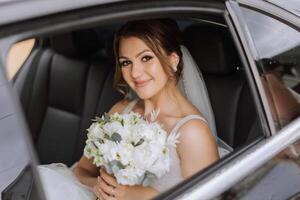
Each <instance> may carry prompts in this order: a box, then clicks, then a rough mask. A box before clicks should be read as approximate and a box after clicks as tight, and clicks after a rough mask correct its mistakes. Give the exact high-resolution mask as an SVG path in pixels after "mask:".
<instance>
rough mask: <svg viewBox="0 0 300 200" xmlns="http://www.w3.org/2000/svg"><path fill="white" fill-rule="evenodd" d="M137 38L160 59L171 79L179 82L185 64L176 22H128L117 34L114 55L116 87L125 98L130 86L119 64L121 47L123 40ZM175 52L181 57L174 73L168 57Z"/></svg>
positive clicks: (158, 20)
mask: <svg viewBox="0 0 300 200" xmlns="http://www.w3.org/2000/svg"><path fill="white" fill-rule="evenodd" d="M126 37H137V38H139V39H141V40H143V41H144V42H145V43H146V45H147V46H148V47H149V48H150V49H151V50H152V51H153V52H154V54H155V55H156V56H157V57H158V59H159V61H160V63H161V64H162V66H163V70H164V71H165V72H166V73H167V75H168V76H169V77H170V79H173V80H174V79H175V80H176V81H178V80H179V77H180V76H181V72H182V68H183V62H182V52H181V50H180V44H181V39H180V30H179V28H178V26H177V24H176V22H175V21H174V20H171V19H149V20H139V21H131V22H127V23H126V24H125V25H123V26H122V27H121V28H120V29H119V30H118V31H117V33H116V34H115V38H114V54H115V60H116V71H115V76H114V87H115V88H116V89H117V90H118V91H120V92H121V93H123V94H124V95H125V96H126V95H127V94H128V92H129V86H128V85H127V83H126V82H125V80H124V79H123V76H122V72H121V67H120V63H119V45H120V41H121V39H122V38H126ZM173 52H175V53H176V54H177V55H178V56H179V63H178V65H177V71H176V72H174V71H173V70H172V67H171V65H170V63H169V62H167V60H168V59H167V56H169V55H170V54H171V53H173Z"/></svg>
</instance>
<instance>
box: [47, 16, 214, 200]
mask: <svg viewBox="0 0 300 200" xmlns="http://www.w3.org/2000/svg"><path fill="white" fill-rule="evenodd" d="M179 32H180V31H179V29H178V26H177V24H176V22H174V21H172V20H170V19H156V20H154V19H153V20H141V21H133V22H128V23H126V24H125V25H124V26H123V27H121V29H120V30H119V31H118V32H117V33H116V35H115V40H114V53H115V58H116V63H117V66H116V72H115V77H114V85H115V87H116V88H117V89H118V90H119V91H120V92H122V93H123V94H124V95H125V98H124V99H123V100H122V101H120V102H118V103H117V104H115V105H114V106H113V107H112V108H111V110H110V111H109V114H113V113H115V112H119V113H127V112H129V111H134V112H137V113H140V114H141V115H142V116H143V117H144V118H145V119H150V113H151V111H152V110H160V112H159V115H158V117H157V121H158V122H159V123H160V124H163V126H164V129H165V130H166V132H167V133H169V134H171V133H173V132H180V137H179V143H178V144H177V147H176V148H173V149H171V150H170V152H171V153H170V156H171V159H172V164H171V168H170V171H169V172H168V173H167V174H165V175H164V176H163V177H161V178H160V179H158V180H155V181H153V182H152V183H151V184H150V186H148V187H144V186H125V185H120V184H118V183H117V181H116V179H115V178H114V177H113V176H111V175H109V174H108V173H107V172H105V170H103V169H99V168H97V167H96V166H95V165H93V163H92V160H91V159H88V158H86V157H85V156H83V157H82V158H81V159H80V160H79V162H78V163H77V164H76V166H75V167H74V168H73V173H74V174H75V176H76V177H77V179H78V180H79V181H80V183H81V184H83V185H84V186H83V187H81V188H82V190H85V191H83V192H82V191H81V192H82V193H81V194H80V195H81V198H78V199H84V198H85V199H93V195H92V194H89V190H90V191H92V192H93V193H94V195H96V196H97V197H98V198H99V199H105V200H108V199H109V200H110V199H113V200H114V199H118V200H135V199H137V200H140V199H150V198H152V197H154V196H156V195H157V194H159V192H162V191H164V190H167V189H169V188H170V187H172V186H174V185H175V184H177V183H179V182H180V181H182V180H184V179H186V178H188V177H190V176H192V175H193V174H194V173H196V172H198V171H200V170H202V169H204V168H205V167H207V166H208V165H210V164H211V163H213V162H215V161H216V160H217V159H218V158H219V154H218V149H217V144H216V140H215V137H214V135H213V134H212V132H211V130H210V128H209V126H208V124H207V122H206V120H205V119H204V118H203V117H202V114H201V113H200V111H199V110H198V109H197V108H196V107H195V106H194V105H193V104H192V103H191V102H190V101H189V100H187V98H186V97H185V96H183V94H182V93H181V92H180V90H179V89H178V87H177V84H178V81H179V78H180V77H181V73H182V70H183V61H182V51H181V48H180V37H179ZM131 91H133V93H134V94H135V95H136V96H137V97H136V98H131V96H132V95H131ZM45 168H47V167H45ZM58 168H59V167H58ZM47 170H51V169H50V168H49V167H48V168H47ZM41 171H43V170H41ZM44 171H45V170H44ZM68 173H71V171H70V170H69V172H68ZM62 174H64V177H65V180H66V181H67V180H68V181H69V182H70V178H67V177H69V176H70V177H72V175H69V176H68V175H66V174H67V173H65V172H63V173H62ZM42 176H43V175H42ZM48 177H49V179H51V180H53V177H50V176H48ZM59 181H60V182H61V181H63V179H60V180H59ZM42 182H43V183H44V187H45V188H46V190H47V187H48V185H49V183H47V180H46V179H45V178H44V179H43V177H42ZM71 182H74V185H75V182H76V179H75V177H73V179H72V181H71ZM80 183H78V184H80ZM54 184H55V183H54ZM54 192H55V191H54V190H52V189H51V191H50V192H48V193H54ZM57 192H58V193H68V191H67V190H65V191H57ZM77 192H78V191H77ZM46 193H47V191H46ZM83 194H84V195H83ZM65 195H66V196H68V195H71V194H65ZM69 197H70V196H69Z"/></svg>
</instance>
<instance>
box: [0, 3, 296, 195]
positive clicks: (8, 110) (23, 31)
mask: <svg viewBox="0 0 300 200" xmlns="http://www.w3.org/2000/svg"><path fill="white" fill-rule="evenodd" d="M61 2H63V4H61V7H60V6H59V3H58V2H52V3H51V2H50V1H45V2H42V3H41V2H39V3H38V4H35V6H36V7H35V9H33V8H32V7H30V5H33V4H34V3H36V2H34V3H33V2H30V3H25V2H19V3H20V4H19V5H18V6H17V7H14V5H15V6H16V5H17V3H16V4H10V5H9V4H7V6H8V7H9V6H10V8H9V9H7V10H6V9H5V8H8V7H5V6H4V7H2V6H1V7H0V13H1V14H0V19H2V21H1V20H0V26H1V25H2V27H3V28H4V29H5V28H7V29H5V30H8V29H9V30H8V32H7V33H6V35H5V34H2V36H4V35H5V36H6V38H3V39H2V40H1V41H2V42H4V43H1V44H0V48H1V51H2V52H1V60H2V65H4V63H5V60H6V55H7V51H8V49H9V46H10V45H11V44H13V43H14V42H16V41H18V40H21V39H25V38H26V37H30V36H32V35H35V34H36V35H42V34H45V33H50V32H51V33H55V31H57V32H60V31H64V30H68V29H71V28H74V27H76V28H79V27H81V26H83V25H85V24H86V23H89V24H93V23H96V22H97V23H100V22H105V21H107V20H110V22H112V21H113V20H116V19H122V18H123V19H127V18H128V19H130V18H133V17H139V16H151V15H152V16H153V14H157V13H158V12H159V11H161V12H162V13H163V14H170V13H173V14H174V13H181V14H184V13H188V12H190V13H194V14H197V13H199V12H206V13H213V12H214V13H218V14H222V15H223V14H224V11H223V10H221V9H218V8H213V7H206V8H205V7H201V6H200V5H201V4H199V3H197V2H193V1H190V2H187V3H186V6H183V5H184V2H181V3H179V4H178V6H174V5H169V6H168V5H167V3H168V2H164V3H162V4H157V7H156V8H155V9H154V8H144V9H142V5H143V3H139V7H137V8H139V9H137V8H131V9H128V10H124V11H122V12H121V11H119V12H118V13H115V12H116V11H114V12H113V11H109V12H108V13H103V14H102V13H100V14H99V13H97V14H96V13H93V16H91V17H90V18H89V20H87V19H85V20H83V19H76V17H74V18H72V19H70V21H65V22H64V21H63V18H59V17H57V18H59V20H58V21H59V23H55V24H53V23H50V22H49V21H50V20H51V19H52V17H53V18H55V14H57V13H61V14H63V13H64V12H66V11H72V10H74V12H75V10H76V11H77V12H78V13H80V11H79V8H83V10H84V9H88V8H89V7H91V6H92V5H94V6H95V5H103V4H104V3H105V2H107V3H116V2H119V1H104V2H100V1H92V0H90V1H78V2H76V3H74V1H72V2H73V4H72V3H71V1H69V0H68V1H67V0H64V1H61ZM170 2H171V1H170ZM203 2H204V1H203ZM249 2H250V3H249ZM251 2H252V3H251ZM253 2H254V3H253ZM241 3H242V4H245V5H246V4H247V6H254V7H255V6H256V5H259V6H262V3H257V1H246V0H244V1H241ZM39 5H40V7H39ZM47 5H51V6H49V7H48V8H47ZM147 5H150V3H148V4H147ZM160 5H164V6H161V7H160ZM192 5H198V6H199V7H196V6H192ZM203 5H204V4H203ZM206 5H209V4H206ZM27 6H28V7H27ZM232 7H235V8H232ZM13 8H18V9H17V10H18V11H22V9H25V10H26V8H28V10H26V12H25V13H23V14H21V15H18V16H16V15H12V13H9V11H11V10H12V9H13ZM37 8H43V9H41V10H39V9H37ZM227 8H228V10H229V17H232V18H233V22H234V23H233V25H234V26H235V27H238V28H237V29H238V30H237V33H238V35H236V39H239V40H241V44H240V48H241V49H240V50H241V51H245V55H246V56H247V60H245V63H246V64H247V65H246V66H250V67H251V70H250V69H249V72H248V74H249V75H250V74H252V75H253V77H254V79H253V80H255V83H256V85H255V86H256V87H257V88H258V91H259V95H260V97H259V98H261V99H262V102H263V103H262V105H263V107H264V110H263V111H260V112H261V113H262V114H261V115H262V116H261V118H262V123H263V125H264V126H266V127H265V132H268V130H271V131H270V132H271V133H272V134H273V135H272V136H271V134H269V135H266V136H267V137H269V136H271V137H269V138H267V139H265V138H260V139H258V140H257V141H255V142H254V143H253V144H251V145H249V146H248V147H247V148H245V149H242V150H241V151H237V152H236V153H235V154H232V155H230V156H229V157H227V158H224V159H223V160H221V162H220V163H219V164H217V165H213V166H212V167H211V168H210V169H208V170H206V171H204V173H202V175H200V173H199V174H198V175H199V176H198V175H196V176H195V177H192V179H191V180H187V181H185V182H183V183H181V184H180V185H179V186H177V187H175V188H173V189H171V190H170V191H169V192H167V193H165V194H163V195H162V196H159V197H157V199H195V200H196V199H197V200H198V199H210V198H214V197H216V196H217V195H220V194H222V193H223V192H224V191H226V190H228V189H229V188H231V187H232V186H233V185H235V184H236V183H238V182H239V181H241V180H242V179H243V178H244V177H246V176H247V175H249V174H250V173H252V172H253V171H254V170H256V169H257V168H259V167H260V166H262V165H263V164H264V163H266V162H267V161H268V160H270V159H271V158H272V157H273V156H275V155H276V154H277V153H279V152H280V151H282V150H283V149H284V148H286V147H288V146H289V145H290V144H292V143H294V142H295V141H297V140H298V139H299V138H300V119H297V120H295V121H294V122H292V123H291V124H289V125H288V126H286V127H285V128H284V129H282V130H281V131H280V132H279V133H278V134H276V135H275V132H276V131H275V128H274V125H273V124H272V120H271V119H270V111H269V108H268V104H267V102H266V100H265V99H266V97H265V94H264V91H263V89H262V86H261V83H260V81H259V78H258V76H259V75H258V72H257V69H256V63H255V61H254V60H255V59H254V58H255V53H254V52H255V51H254V50H253V49H251V47H252V45H253V44H252V43H251V41H250V40H249V38H247V36H246V34H247V30H246V29H245V27H244V26H243V23H244V22H243V21H242V19H241V18H240V19H238V5H237V3H236V2H235V1H229V3H228V4H227ZM230 9H231V10H230ZM259 9H263V8H262V7H259ZM2 10H3V11H4V10H6V11H5V12H1V11H2ZM269 10H270V11H272V12H273V11H274V13H273V14H274V15H276V13H277V11H278V10H279V11H280V12H279V13H280V16H281V15H283V14H284V13H285V12H284V11H282V9H279V8H273V7H271V8H270V9H269ZM141 11H144V12H141ZM110 12H112V13H110ZM6 15H7V16H8V18H6V19H4V18H3V17H1V16H6ZM48 15H49V19H48V21H47V23H45V24H42V23H40V22H43V20H45V18H42V17H43V16H48ZM78 16H79V15H78ZM78 16H77V18H78ZM124 17H125V18H124ZM126 17H127V18H126ZM86 18H88V17H86ZM31 19H32V20H33V19H36V20H40V21H39V23H37V24H34V23H33V24H30V22H31V21H30V20H31ZM289 19H292V21H291V22H290V23H294V21H295V19H296V18H295V16H294V15H289V16H285V20H286V21H288V20H289ZM297 19H298V20H299V18H297ZM22 21H26V23H27V24H25V25H24V26H23V27H22V26H21V22H22ZM12 23H15V24H12ZM298 23H299V22H295V24H298ZM49 24H50V25H51V26H49ZM4 25H5V26H4ZM19 25H20V29H18V30H17V26H19ZM232 28H234V27H232ZM33 32H34V34H33ZM0 34H1V33H0ZM3 71H4V68H3V69H1V71H0V116H2V118H1V117H0V129H1V142H2V141H3V140H2V137H5V138H7V144H9V145H8V146H3V147H2V146H1V145H0V146H1V147H0V150H1V151H0V152H1V153H0V154H1V156H0V157H1V160H0V163H1V162H2V161H5V162H6V161H7V160H9V162H10V164H9V167H11V169H12V170H13V171H10V172H8V171H5V169H7V168H8V167H4V166H5V165H7V163H5V165H4V164H0V170H1V171H0V180H1V181H0V182H1V184H2V185H0V190H3V189H4V188H6V187H7V186H8V184H9V183H11V182H12V181H13V180H14V179H15V178H17V176H18V174H19V173H20V172H21V171H22V169H23V168H24V167H26V166H27V164H28V163H29V164H30V165H31V164H32V165H35V164H36V161H35V155H34V153H33V149H32V144H31V142H30V140H29V138H28V136H29V133H28V131H27V130H28V129H27V127H26V124H25V120H24V116H22V112H21V111H20V110H21V109H20V105H19V103H18V100H17V97H16V96H17V95H16V94H14V93H13V92H12V88H11V86H10V85H9V83H8V81H7V80H6V78H5V76H4V72H3ZM253 87H254V86H253ZM253 89H254V88H253ZM257 98H258V97H257ZM265 113H266V115H267V120H263V119H264V118H265V117H264V114H265ZM6 120H8V121H6ZM5 129H6V130H5ZM3 130H5V131H3ZM4 133H9V134H7V136H6V135H5V136H4ZM17 142H20V143H19V145H18V146H17V147H18V149H17V148H15V150H16V152H12V151H10V150H11V148H12V147H11V146H10V145H11V144H16V143H17ZM1 144H2V143H1ZM11 154H13V155H11ZM21 154H22V155H23V157H22V156H21ZM24 155H25V156H24ZM20 157H22V159H20ZM11 158H14V159H11ZM10 159H11V160H10ZM14 166H16V167H14ZM33 168H34V167H33ZM34 170H35V169H33V172H35V171H34ZM1 172H2V173H1ZM4 172H5V176H7V177H5V176H1V175H4ZM237 172H238V173H237ZM34 174H35V173H34ZM4 179H5V181H3V180H4ZM36 180H37V181H39V180H38V179H36ZM224 182H226V184H224ZM187 185H188V187H187ZM176 190H178V191H177V192H176Z"/></svg>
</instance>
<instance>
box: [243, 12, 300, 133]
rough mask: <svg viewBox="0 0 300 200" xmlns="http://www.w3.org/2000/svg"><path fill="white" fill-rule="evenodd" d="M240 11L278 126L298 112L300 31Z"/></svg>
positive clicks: (299, 93)
mask: <svg viewBox="0 0 300 200" xmlns="http://www.w3.org/2000/svg"><path fill="white" fill-rule="evenodd" d="M241 10H242V12H243V14H244V17H245V20H246V23H247V26H248V29H249V32H250V34H251V37H252V41H253V44H254V46H255V48H256V51H257V55H255V57H256V58H255V59H256V61H257V63H258V65H259V66H260V67H261V68H260V69H259V71H260V72H261V80H262V84H263V86H264V88H265V92H266V96H267V100H268V102H269V105H270V109H271V113H272V117H273V119H274V122H275V125H276V128H277V129H280V128H282V127H283V126H285V125H287V124H289V123H290V122H291V121H293V120H294V119H295V118H297V117H298V116H299V113H300V104H299V102H300V34H299V32H298V31H297V30H295V29H293V28H291V27H289V26H288V25H286V24H284V23H282V22H280V21H278V20H276V19H274V18H272V17H269V16H266V15H264V14H261V13H259V12H256V11H253V10H250V9H247V8H241Z"/></svg>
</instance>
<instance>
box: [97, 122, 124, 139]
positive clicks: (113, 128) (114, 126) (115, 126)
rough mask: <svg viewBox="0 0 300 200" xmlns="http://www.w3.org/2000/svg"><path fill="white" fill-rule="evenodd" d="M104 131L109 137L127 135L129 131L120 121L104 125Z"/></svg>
mask: <svg viewBox="0 0 300 200" xmlns="http://www.w3.org/2000/svg"><path fill="white" fill-rule="evenodd" d="M103 130H104V131H105V133H107V134H108V135H109V136H111V135H112V134H113V133H118V134H120V135H121V136H122V135H125V134H127V131H128V130H126V129H125V128H124V127H123V126H122V124H121V123H120V122H119V121H114V122H111V123H107V124H105V125H103Z"/></svg>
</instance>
